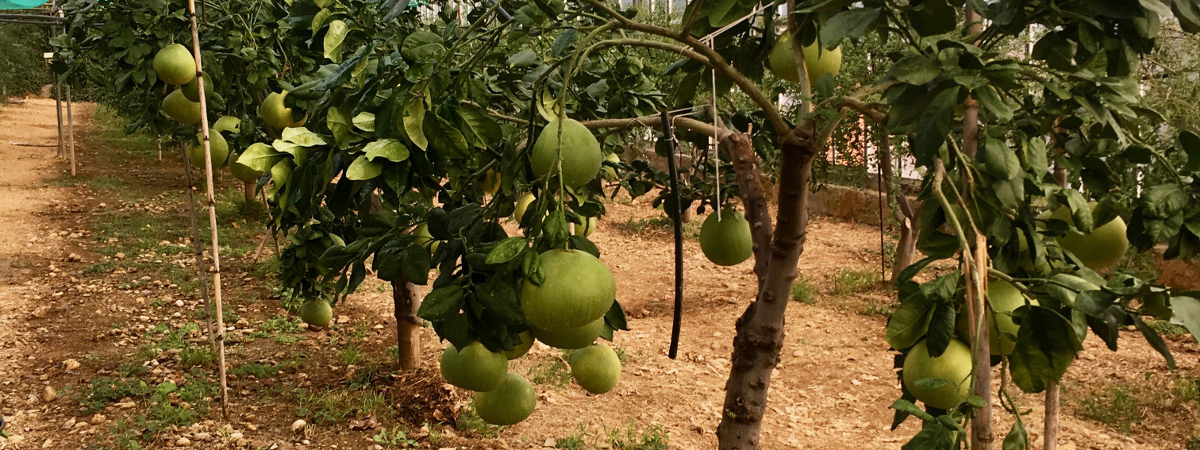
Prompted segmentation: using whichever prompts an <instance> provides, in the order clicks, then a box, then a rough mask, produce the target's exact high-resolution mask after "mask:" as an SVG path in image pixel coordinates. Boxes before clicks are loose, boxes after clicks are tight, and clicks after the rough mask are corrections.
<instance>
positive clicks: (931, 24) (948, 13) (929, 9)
mask: <svg viewBox="0 0 1200 450" xmlns="http://www.w3.org/2000/svg"><path fill="white" fill-rule="evenodd" d="M956 3H957V2H956ZM908 18H909V24H911V25H912V27H913V29H914V30H916V31H917V34H918V35H921V36H934V35H938V34H945V33H949V32H951V31H954V29H955V28H957V27H958V20H957V19H958V18H957V16H956V15H955V12H954V8H952V7H950V5H949V4H947V3H946V2H945V0H926V1H924V2H921V9H920V10H917V11H912V12H909V13H908Z"/></svg>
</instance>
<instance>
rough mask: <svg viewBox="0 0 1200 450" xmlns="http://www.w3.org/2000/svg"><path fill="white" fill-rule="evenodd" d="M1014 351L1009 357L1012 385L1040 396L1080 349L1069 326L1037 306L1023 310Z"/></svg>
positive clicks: (1056, 314) (1073, 331) (1060, 376)
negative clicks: (1037, 393)
mask: <svg viewBox="0 0 1200 450" xmlns="http://www.w3.org/2000/svg"><path fill="white" fill-rule="evenodd" d="M1020 311H1024V312H1025V314H1024V318H1023V319H1022V320H1021V327H1020V329H1019V331H1017V343H1016V348H1014V349H1013V353H1012V355H1011V356H1010V357H1009V361H1010V362H1011V369H1012V379H1013V383H1015V384H1016V385H1017V387H1020V388H1021V390H1023V391H1025V392H1031V393H1033V392H1041V391H1043V390H1045V389H1046V383H1047V382H1049V381H1055V382H1058V381H1061V380H1062V375H1063V373H1065V372H1066V371H1067V367H1070V365H1071V362H1073V361H1074V360H1075V355H1076V354H1077V353H1078V352H1079V351H1081V350H1082V349H1083V346H1082V345H1081V344H1080V342H1079V336H1078V335H1076V334H1075V330H1074V329H1073V328H1072V327H1071V322H1069V321H1068V320H1067V319H1065V318H1063V316H1061V315H1059V314H1058V313H1057V312H1054V311H1051V310H1049V309H1046V308H1042V307H1039V306H1023V307H1021V309H1019V310H1018V312H1020Z"/></svg>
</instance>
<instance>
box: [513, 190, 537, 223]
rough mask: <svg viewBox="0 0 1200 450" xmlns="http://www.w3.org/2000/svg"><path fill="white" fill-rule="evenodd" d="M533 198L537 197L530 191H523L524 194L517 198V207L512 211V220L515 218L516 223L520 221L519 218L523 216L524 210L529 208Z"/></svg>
mask: <svg viewBox="0 0 1200 450" xmlns="http://www.w3.org/2000/svg"><path fill="white" fill-rule="evenodd" d="M534 200H537V197H534V196H533V194H532V193H528V192H527V193H525V195H522V196H521V198H519V199H517V209H516V211H513V220H516V221H517V223H521V218H522V217H525V210H526V209H529V204H531V203H533V201H534Z"/></svg>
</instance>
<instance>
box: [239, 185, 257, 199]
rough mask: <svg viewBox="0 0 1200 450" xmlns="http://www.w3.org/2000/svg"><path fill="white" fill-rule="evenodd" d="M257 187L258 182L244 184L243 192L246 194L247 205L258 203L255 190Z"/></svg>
mask: <svg viewBox="0 0 1200 450" xmlns="http://www.w3.org/2000/svg"><path fill="white" fill-rule="evenodd" d="M257 186H258V182H257V181H244V182H242V190H244V191H245V192H246V203H247V204H250V203H254V202H257V201H258V198H257V197H256V196H255V195H254V188H255V187H257Z"/></svg>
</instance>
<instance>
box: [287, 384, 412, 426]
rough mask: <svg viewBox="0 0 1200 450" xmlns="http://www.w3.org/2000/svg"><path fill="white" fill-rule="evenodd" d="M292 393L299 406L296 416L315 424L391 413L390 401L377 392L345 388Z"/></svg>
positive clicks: (386, 415)
mask: <svg viewBox="0 0 1200 450" xmlns="http://www.w3.org/2000/svg"><path fill="white" fill-rule="evenodd" d="M294 392H295V395H296V396H297V399H298V400H299V401H298V403H299V405H300V406H299V408H297V410H296V415H298V416H300V417H304V418H307V419H310V420H309V422H312V423H315V424H318V425H327V424H332V423H338V422H342V421H344V420H346V419H348V418H351V417H357V416H359V415H362V416H366V415H372V414H373V415H375V416H376V417H388V416H391V414H392V404H391V402H390V401H388V400H387V399H386V398H385V397H384V396H383V394H380V393H379V392H366V391H351V390H348V389H331V390H328V391H325V392H321V393H314V394H310V393H308V392H306V391H304V390H303V389H297V390H295V391H294Z"/></svg>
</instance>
